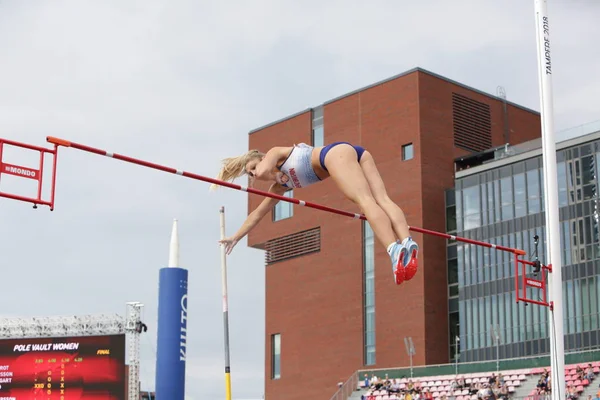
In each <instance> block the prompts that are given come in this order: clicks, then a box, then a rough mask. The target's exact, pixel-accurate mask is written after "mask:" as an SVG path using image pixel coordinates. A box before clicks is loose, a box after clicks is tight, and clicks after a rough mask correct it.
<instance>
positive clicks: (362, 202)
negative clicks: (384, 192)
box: [352, 193, 377, 210]
mask: <svg viewBox="0 0 600 400" xmlns="http://www.w3.org/2000/svg"><path fill="white" fill-rule="evenodd" d="M352 201H353V202H354V203H356V204H357V205H358V206H359V207H360V208H362V209H363V210H364V209H365V208H369V207H372V206H377V200H375V198H374V197H373V196H372V195H371V194H370V193H365V194H361V195H358V196H356V197H355V198H354V199H353V200H352Z"/></svg>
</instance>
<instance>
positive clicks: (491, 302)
mask: <svg viewBox="0 0 600 400" xmlns="http://www.w3.org/2000/svg"><path fill="white" fill-rule="evenodd" d="M506 161H508V162H510V158H509V159H507V160H506ZM599 177H600V140H597V141H592V142H587V143H583V144H578V145H574V146H572V147H569V148H565V149H560V150H558V151H557V178H558V188H559V207H560V211H559V213H560V226H561V228H560V242H561V250H562V252H561V254H562V260H561V261H562V266H563V273H562V274H563V309H564V333H565V351H574V350H586V349H592V348H598V347H600V315H599V313H598V311H599V307H598V302H599V301H600V299H598V296H599V293H600V243H599V227H598V225H599V210H598V207H599V206H600V200H599V197H598V196H599V195H598V192H599V186H598V182H599V181H598V178H599ZM446 215H447V218H446V225H447V227H446V229H447V231H448V233H451V234H455V235H457V236H463V237H466V238H471V239H475V240H481V241H486V242H490V243H495V244H499V245H504V246H509V247H516V248H520V249H523V250H525V251H526V252H527V256H526V259H529V260H531V259H532V258H533V256H534V250H535V249H534V239H533V237H534V235H538V236H539V238H540V239H539V246H538V255H539V258H540V261H541V262H542V263H544V264H545V263H546V227H545V216H544V181H543V161H542V156H541V155H540V156H535V157H531V158H528V159H524V160H521V161H518V162H514V163H511V164H503V165H502V166H498V167H496V168H493V164H492V166H490V168H489V169H487V170H485V171H481V172H476V173H473V174H471V175H467V176H464V177H460V178H458V179H456V181H455V188H454V189H452V190H450V191H448V192H447V193H446ZM447 255H448V288H449V302H450V304H449V306H450V307H449V308H450V326H449V333H450V343H449V351H450V355H451V357H452V356H453V355H454V352H455V351H456V349H455V348H454V338H455V335H458V336H459V337H460V361H461V362H469V361H482V360H495V359H496V347H495V343H494V339H493V335H492V333H493V329H494V328H497V329H498V331H499V334H500V346H499V358H511V357H521V356H530V355H538V354H545V353H549V352H550V347H549V334H548V330H549V325H548V309H547V308H545V307H542V306H538V305H533V304H530V305H525V303H523V302H519V303H518V304H517V303H516V300H515V298H516V296H515V281H514V275H515V266H514V260H513V257H512V254H509V253H506V252H502V251H497V250H493V249H488V248H484V247H481V246H474V245H469V244H465V243H458V242H455V241H449V242H448V248H447ZM520 286H521V284H520ZM528 291H529V294H528V296H527V297H528V298H534V299H540V300H541V298H542V297H541V296H542V294H541V293H539V291H537V292H538V293H534V292H533V291H532V289H528Z"/></svg>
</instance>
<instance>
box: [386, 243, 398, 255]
mask: <svg viewBox="0 0 600 400" xmlns="http://www.w3.org/2000/svg"><path fill="white" fill-rule="evenodd" d="M395 244H396V242H392V243H390V245H389V246H388V247H387V252H388V254H389V255H390V256H391V255H392V248H393V247H394V245H395Z"/></svg>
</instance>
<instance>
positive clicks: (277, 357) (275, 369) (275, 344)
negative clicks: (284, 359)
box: [271, 333, 281, 379]
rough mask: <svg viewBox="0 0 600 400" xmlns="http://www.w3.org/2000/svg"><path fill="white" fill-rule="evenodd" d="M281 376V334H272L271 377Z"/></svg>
mask: <svg viewBox="0 0 600 400" xmlns="http://www.w3.org/2000/svg"><path fill="white" fill-rule="evenodd" d="M280 378H281V334H280V333H276V334H274V335H271V379H280Z"/></svg>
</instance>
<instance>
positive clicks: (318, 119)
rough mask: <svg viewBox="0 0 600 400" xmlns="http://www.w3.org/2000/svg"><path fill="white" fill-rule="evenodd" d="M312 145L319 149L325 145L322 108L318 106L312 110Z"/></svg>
mask: <svg viewBox="0 0 600 400" xmlns="http://www.w3.org/2000/svg"><path fill="white" fill-rule="evenodd" d="M312 145H313V146H314V147H320V146H324V145H325V126H324V124H323V106H319V107H317V108H314V109H313V110H312Z"/></svg>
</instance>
